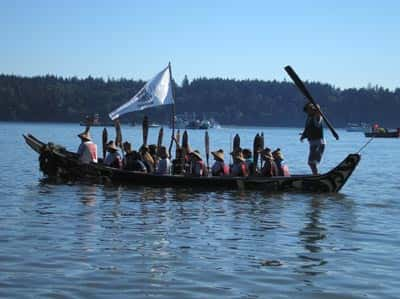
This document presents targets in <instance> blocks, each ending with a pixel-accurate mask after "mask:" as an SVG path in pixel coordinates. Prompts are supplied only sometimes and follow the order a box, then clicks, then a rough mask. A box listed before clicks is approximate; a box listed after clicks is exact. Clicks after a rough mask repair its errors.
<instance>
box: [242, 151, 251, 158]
mask: <svg viewBox="0 0 400 299" xmlns="http://www.w3.org/2000/svg"><path fill="white" fill-rule="evenodd" d="M243 158H245V159H250V158H251V150H249V149H248V148H245V149H244V150H243Z"/></svg>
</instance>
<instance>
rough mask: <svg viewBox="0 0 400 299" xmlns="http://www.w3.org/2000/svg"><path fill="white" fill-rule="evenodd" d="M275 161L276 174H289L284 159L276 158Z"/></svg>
mask: <svg viewBox="0 0 400 299" xmlns="http://www.w3.org/2000/svg"><path fill="white" fill-rule="evenodd" d="M275 162H276V167H277V170H278V173H277V175H278V176H290V172H289V167H288V166H287V164H286V162H285V161H284V160H279V159H277V160H275Z"/></svg>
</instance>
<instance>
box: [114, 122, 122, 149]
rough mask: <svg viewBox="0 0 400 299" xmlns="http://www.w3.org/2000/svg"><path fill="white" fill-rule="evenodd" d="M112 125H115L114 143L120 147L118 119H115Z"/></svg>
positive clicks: (120, 135)
mask: <svg viewBox="0 0 400 299" xmlns="http://www.w3.org/2000/svg"><path fill="white" fill-rule="evenodd" d="M114 125H115V145H116V146H118V147H120V148H122V132H121V124H120V122H119V119H116V120H115V122H114Z"/></svg>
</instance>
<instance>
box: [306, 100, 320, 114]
mask: <svg viewBox="0 0 400 299" xmlns="http://www.w3.org/2000/svg"><path fill="white" fill-rule="evenodd" d="M317 108H318V109H319V105H318V104H317V107H315V106H314V104H312V103H310V102H309V103H307V104H305V105H304V108H303V111H304V112H305V113H306V114H307V115H308V116H313V115H315V113H316V112H317V111H318V109H317Z"/></svg>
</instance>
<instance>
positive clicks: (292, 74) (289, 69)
mask: <svg viewBox="0 0 400 299" xmlns="http://www.w3.org/2000/svg"><path fill="white" fill-rule="evenodd" d="M285 71H286V72H287V73H288V75H289V77H290V78H292V80H293V82H294V84H296V86H297V88H298V89H300V91H301V92H302V94H303V95H304V96H305V97H306V98H307V99H308V100H309V101H310V103H311V104H313V105H314V107H315V109H317V111H318V112H319V114H320V115H321V117H322V118H323V120H324V121H325V123H326V125H327V126H328V128H329V130H330V131H331V133H332V135H333V136H334V137H335V138H336V140H339V135H338V134H337V133H336V131H335V129H334V128H333V126H332V124H331V123H330V122H329V120H328V119H327V118H326V116H325V114H324V113H322V111H321V110H320V109H319V108H318V105H317V103H316V102H315V101H314V98H313V97H312V96H311V94H310V93H309V92H308V90H307V88H306V86H305V85H304V83H303V81H301V79H300V78H299V76H297V74H296V72H295V71H294V70H293V68H292V67H291V66H290V65H288V66H285Z"/></svg>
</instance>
